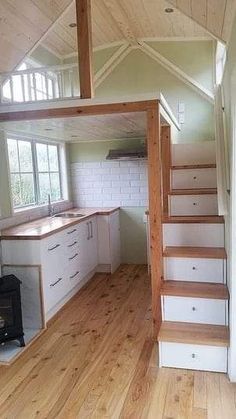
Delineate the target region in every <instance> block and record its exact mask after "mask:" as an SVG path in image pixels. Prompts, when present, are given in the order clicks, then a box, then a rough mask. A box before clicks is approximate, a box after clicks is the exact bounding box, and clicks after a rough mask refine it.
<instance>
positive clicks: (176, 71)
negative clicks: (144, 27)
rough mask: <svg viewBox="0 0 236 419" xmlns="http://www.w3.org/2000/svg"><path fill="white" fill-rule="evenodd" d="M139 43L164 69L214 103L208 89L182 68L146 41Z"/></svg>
mask: <svg viewBox="0 0 236 419" xmlns="http://www.w3.org/2000/svg"><path fill="white" fill-rule="evenodd" d="M139 45H140V49H141V50H142V51H143V52H144V53H146V54H147V55H148V56H149V57H151V58H152V59H153V60H155V61H157V62H158V64H160V65H162V67H164V68H166V70H168V71H169V72H170V73H172V74H173V75H174V76H175V77H177V78H178V79H180V80H181V81H182V82H184V83H185V84H187V85H188V86H189V87H191V88H192V89H193V90H195V92H197V93H199V94H200V95H201V96H202V97H204V99H206V100H207V101H208V102H210V103H211V104H213V103H214V95H213V93H212V92H211V91H210V90H208V89H206V88H205V87H203V86H202V85H201V84H200V83H199V82H198V81H196V80H195V79H193V78H192V77H191V76H189V75H187V74H186V73H185V72H184V71H183V70H181V68H179V67H178V66H176V65H175V64H173V63H172V62H171V61H169V60H168V59H167V58H165V57H163V55H161V54H160V53H159V52H157V51H156V50H155V49H154V48H152V47H150V45H148V44H146V42H143V41H141V40H140V41H139Z"/></svg>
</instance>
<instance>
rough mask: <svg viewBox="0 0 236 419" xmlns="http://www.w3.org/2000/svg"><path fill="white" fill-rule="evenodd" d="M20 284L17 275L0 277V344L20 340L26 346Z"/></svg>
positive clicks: (21, 344)
mask: <svg viewBox="0 0 236 419" xmlns="http://www.w3.org/2000/svg"><path fill="white" fill-rule="evenodd" d="M20 284H21V281H20V280H19V279H18V278H16V276H15V275H6V276H3V277H2V278H0V344H3V343H5V342H8V341H10V340H18V341H19V343H20V346H25V341H24V333H23V325H22V310H21V297H20Z"/></svg>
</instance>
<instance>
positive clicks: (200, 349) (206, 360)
mask: <svg viewBox="0 0 236 419" xmlns="http://www.w3.org/2000/svg"><path fill="white" fill-rule="evenodd" d="M159 349H160V366H163V367H174V368H184V369H191V370H202V371H215V372H226V371H227V348H225V347H218V346H206V345H190V344H184V343H172V342H160V343H159Z"/></svg>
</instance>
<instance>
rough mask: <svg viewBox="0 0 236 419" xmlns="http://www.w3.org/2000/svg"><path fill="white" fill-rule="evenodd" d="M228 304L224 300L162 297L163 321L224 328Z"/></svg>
mask: <svg viewBox="0 0 236 419" xmlns="http://www.w3.org/2000/svg"><path fill="white" fill-rule="evenodd" d="M227 309H228V304H227V301H226V300H216V299H208V298H192V297H176V296H163V297H162V316H163V320H166V321H175V322H188V323H205V324H216V325H222V326H226V325H227V322H228V316H227Z"/></svg>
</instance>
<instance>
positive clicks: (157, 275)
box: [0, 99, 163, 339]
mask: <svg viewBox="0 0 236 419" xmlns="http://www.w3.org/2000/svg"><path fill="white" fill-rule="evenodd" d="M128 112H145V113H146V118H147V148H148V185H149V220H150V261H151V285H152V314H153V337H154V339H157V336H158V332H159V329H160V325H161V320H162V319H161V298H160V288H161V282H162V274H163V257H162V167H161V123H160V101H159V100H158V99H155V100H142V101H132V102H120V103H108V104H97V103H96V104H91V103H89V101H88V104H86V105H82V106H73V107H67V108H51V109H38V110H28V111H27V110H23V111H15V112H6V113H0V122H6V121H29V120H38V119H50V118H66V117H80V116H91V115H94V116H95V115H96V116H99V115H109V114H114V113H128Z"/></svg>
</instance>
